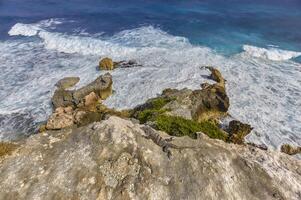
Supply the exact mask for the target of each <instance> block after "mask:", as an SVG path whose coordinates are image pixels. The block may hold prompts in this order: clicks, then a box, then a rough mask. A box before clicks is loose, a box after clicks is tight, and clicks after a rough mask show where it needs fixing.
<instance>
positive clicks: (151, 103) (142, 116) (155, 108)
mask: <svg viewBox="0 0 301 200" xmlns="http://www.w3.org/2000/svg"><path fill="white" fill-rule="evenodd" d="M171 100H172V99H170V98H164V97H158V98H154V99H150V100H148V101H147V102H146V103H145V104H144V105H142V106H141V107H138V109H137V110H134V111H132V117H134V118H136V119H138V120H139V121H140V122H141V123H143V124H144V123H146V122H147V121H154V120H155V119H156V118H157V117H158V116H159V115H161V114H163V113H165V112H166V111H168V110H167V109H163V107H164V106H165V105H166V104H167V103H169V102H170V101H171Z"/></svg>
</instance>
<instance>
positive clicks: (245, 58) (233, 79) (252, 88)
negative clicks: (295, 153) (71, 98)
mask: <svg viewBox="0 0 301 200" xmlns="http://www.w3.org/2000/svg"><path fill="white" fill-rule="evenodd" d="M52 26H56V24H55V23H48V25H47V26H44V27H43V25H42V24H41V22H40V23H36V24H16V25H15V26H13V27H12V29H11V30H10V31H9V34H10V35H12V36H14V35H23V36H31V37H32V38H33V40H30V41H28V40H22V38H21V39H20V38H19V37H18V38H17V39H15V40H11V41H5V42H0V63H1V66H0V67H1V71H2V73H1V74H0V80H1V88H0V95H1V96H2V97H3V98H2V99H1V104H0V114H7V113H26V112H29V113H30V116H32V117H33V118H34V119H36V120H37V121H43V120H45V119H46V118H47V115H48V114H50V113H51V106H50V98H51V96H52V94H53V92H54V90H55V87H54V84H55V83H56V81H58V80H59V79H61V78H63V77H65V76H80V78H81V81H80V83H79V85H78V86H77V87H80V86H81V85H84V84H86V83H88V82H90V81H92V80H94V79H95V78H96V77H97V76H98V75H99V74H100V73H102V72H99V73H95V68H96V66H97V63H98V61H99V58H100V57H103V56H109V57H111V58H113V59H114V60H129V59H136V60H137V62H138V63H140V64H142V65H143V67H141V68H129V69H117V70H114V71H113V72H112V75H113V83H114V84H113V85H114V86H113V87H114V90H115V91H116V93H114V95H112V96H111V97H110V98H109V99H107V100H106V101H105V103H106V104H107V105H108V106H112V107H115V108H130V107H133V106H136V105H138V104H140V103H143V102H144V101H145V100H146V99H148V98H150V97H154V96H156V95H157V94H159V93H161V91H162V90H163V89H165V88H184V87H188V88H191V89H196V88H199V85H200V83H201V82H204V81H208V80H207V79H206V76H205V75H207V74H208V72H206V71H201V70H200V68H199V67H200V66H202V65H213V66H217V67H218V68H219V69H220V70H221V72H222V73H223V75H224V76H225V78H226V79H227V90H228V94H229V96H230V100H231V106H230V110H229V112H230V114H231V115H232V116H233V117H235V118H238V119H242V121H244V122H247V123H249V124H251V125H252V126H253V127H254V128H255V129H254V130H255V131H254V132H253V134H251V135H250V136H249V137H248V140H250V141H252V142H255V143H264V144H266V145H268V146H270V147H274V148H277V147H278V146H279V145H280V144H282V143H292V144H299V145H300V144H301V136H300V132H301V127H300V124H301V118H300V116H301V110H300V109H299V108H300V107H301V99H300V96H301V83H300V77H301V71H300V64H298V63H296V62H293V61H289V59H291V58H293V57H296V56H298V55H299V53H298V52H287V51H283V50H271V49H263V48H259V49H258V48H257V47H252V46H247V45H245V46H244V50H245V52H243V53H240V54H237V55H234V56H231V57H224V56H222V55H219V54H217V53H216V52H214V51H213V50H211V49H210V48H207V47H204V46H196V45H193V44H191V43H190V42H189V40H188V39H187V38H184V37H179V36H173V35H171V34H168V33H167V32H164V31H162V30H160V29H158V28H154V27H152V26H144V27H140V28H135V29H131V30H124V31H121V32H119V33H117V34H115V35H113V36H106V37H104V36H95V35H90V34H88V33H87V34H85V35H84V36H83V35H76V34H66V33H60V32H54V31H53V30H52V29H51V27H52ZM274 49H275V48H274ZM256 52H257V53H256ZM271 52H273V53H271ZM263 58H264V59H263ZM283 60H286V61H285V62H282V61H283ZM276 61H277V62H276ZM2 87H3V88H2ZM25 108H26V109H25ZM18 119H19V118H18ZM5 121H9V119H6V120H5ZM2 132H3V131H2ZM0 134H1V128H0Z"/></svg>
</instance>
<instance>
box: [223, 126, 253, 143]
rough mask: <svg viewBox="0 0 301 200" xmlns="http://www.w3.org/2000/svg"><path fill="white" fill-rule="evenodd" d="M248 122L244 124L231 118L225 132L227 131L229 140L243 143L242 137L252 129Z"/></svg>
mask: <svg viewBox="0 0 301 200" xmlns="http://www.w3.org/2000/svg"><path fill="white" fill-rule="evenodd" d="M252 129H253V128H252V127H251V126H250V125H249V124H244V123H242V122H240V121H238V120H232V121H231V122H230V123H229V127H228V130H227V132H228V133H229V141H230V142H233V143H235V144H243V143H244V138H245V136H246V135H248V134H249V133H250V132H251V131H252Z"/></svg>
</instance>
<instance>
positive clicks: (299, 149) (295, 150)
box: [280, 144, 301, 155]
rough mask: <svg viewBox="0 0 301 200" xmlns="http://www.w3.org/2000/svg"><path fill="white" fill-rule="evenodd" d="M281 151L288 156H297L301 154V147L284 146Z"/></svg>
mask: <svg viewBox="0 0 301 200" xmlns="http://www.w3.org/2000/svg"><path fill="white" fill-rule="evenodd" d="M280 150H281V152H283V153H286V154H288V155H296V154H299V153H301V147H298V146H292V145H290V144H283V145H282V146H281V149H280Z"/></svg>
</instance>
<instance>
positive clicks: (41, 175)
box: [0, 117, 301, 200]
mask: <svg viewBox="0 0 301 200" xmlns="http://www.w3.org/2000/svg"><path fill="white" fill-rule="evenodd" d="M144 134H145V133H144V131H143V130H142V129H141V125H139V124H134V123H132V122H131V121H130V120H124V119H121V118H118V117H110V118H109V119H108V120H105V121H102V122H97V123H94V124H91V125H88V126H84V127H81V128H75V129H72V130H71V129H69V130H60V131H48V132H46V133H42V134H36V135H33V136H31V137H29V138H27V139H26V140H25V141H24V142H23V144H20V147H19V148H18V153H14V154H11V155H8V156H6V157H2V158H0V162H1V165H0V171H1V173H0V183H1V190H0V199H7V200H9V199H45V200H48V199H62V200H64V199H287V200H298V199H300V193H301V161H300V160H297V159H294V158H293V157H291V156H287V155H285V154H281V153H279V152H274V151H262V150H260V149H257V148H254V147H249V146H242V145H235V144H228V143H224V142H222V141H218V140H211V139H209V138H207V137H201V139H195V140H193V139H191V138H189V137H181V138H174V140H173V141H172V144H175V145H177V146H179V147H183V146H186V147H188V148H184V149H181V150H177V149H173V148H170V151H171V158H170V159H168V157H167V155H166V153H165V152H164V151H163V150H162V148H160V147H159V146H158V145H156V144H155V143H154V142H153V141H152V140H151V139H147V138H146V137H144ZM157 134H159V135H160V136H161V137H163V138H166V137H167V135H166V134H165V133H164V132H157ZM190 147H192V148H190Z"/></svg>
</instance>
